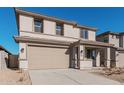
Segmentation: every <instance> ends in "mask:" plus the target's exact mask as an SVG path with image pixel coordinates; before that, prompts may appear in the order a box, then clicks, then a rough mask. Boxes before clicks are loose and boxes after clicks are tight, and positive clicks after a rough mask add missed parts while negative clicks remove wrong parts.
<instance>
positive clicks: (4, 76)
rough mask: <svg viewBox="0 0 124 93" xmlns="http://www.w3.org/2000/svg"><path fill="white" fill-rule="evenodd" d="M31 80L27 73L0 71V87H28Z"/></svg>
mask: <svg viewBox="0 0 124 93" xmlns="http://www.w3.org/2000/svg"><path fill="white" fill-rule="evenodd" d="M30 84H31V80H30V77H29V74H28V72H22V73H21V72H20V71H19V70H1V71H0V85H30Z"/></svg>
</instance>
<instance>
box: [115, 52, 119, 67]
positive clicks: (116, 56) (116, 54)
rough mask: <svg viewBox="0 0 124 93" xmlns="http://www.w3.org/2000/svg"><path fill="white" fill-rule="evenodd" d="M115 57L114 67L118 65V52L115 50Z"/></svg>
mask: <svg viewBox="0 0 124 93" xmlns="http://www.w3.org/2000/svg"><path fill="white" fill-rule="evenodd" d="M115 58H116V67H119V53H118V51H115Z"/></svg>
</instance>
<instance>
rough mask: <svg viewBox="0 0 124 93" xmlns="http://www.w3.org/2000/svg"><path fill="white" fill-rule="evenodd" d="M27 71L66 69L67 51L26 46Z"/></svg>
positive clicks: (67, 62)
mask: <svg viewBox="0 0 124 93" xmlns="http://www.w3.org/2000/svg"><path fill="white" fill-rule="evenodd" d="M28 61H29V69H49V68H68V67H69V54H67V49H63V48H50V47H35V46H28Z"/></svg>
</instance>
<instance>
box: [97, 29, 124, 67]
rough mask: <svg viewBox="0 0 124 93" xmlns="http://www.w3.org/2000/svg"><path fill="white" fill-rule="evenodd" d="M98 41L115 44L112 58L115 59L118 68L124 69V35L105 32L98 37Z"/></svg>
mask: <svg viewBox="0 0 124 93" xmlns="http://www.w3.org/2000/svg"><path fill="white" fill-rule="evenodd" d="M96 39H97V41H100V42H105V43H109V44H114V48H113V49H111V56H112V58H114V60H112V61H115V63H116V67H124V33H115V32H111V31H108V32H105V33H102V34H99V35H97V37H96Z"/></svg>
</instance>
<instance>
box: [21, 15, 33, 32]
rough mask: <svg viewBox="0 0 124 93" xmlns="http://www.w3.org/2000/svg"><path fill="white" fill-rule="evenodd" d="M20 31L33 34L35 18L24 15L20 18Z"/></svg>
mask: <svg viewBox="0 0 124 93" xmlns="http://www.w3.org/2000/svg"><path fill="white" fill-rule="evenodd" d="M19 30H20V31H28V32H33V31H34V28H33V17H28V16H24V15H20V16H19Z"/></svg>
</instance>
